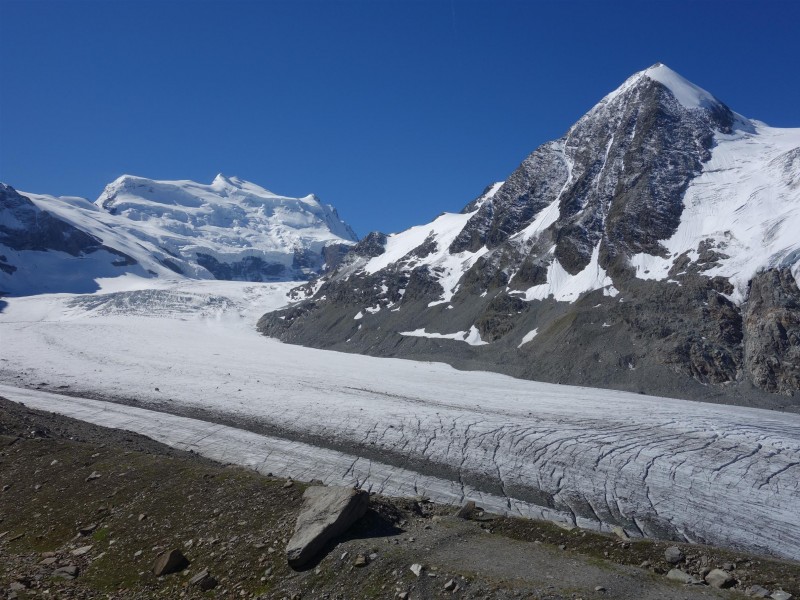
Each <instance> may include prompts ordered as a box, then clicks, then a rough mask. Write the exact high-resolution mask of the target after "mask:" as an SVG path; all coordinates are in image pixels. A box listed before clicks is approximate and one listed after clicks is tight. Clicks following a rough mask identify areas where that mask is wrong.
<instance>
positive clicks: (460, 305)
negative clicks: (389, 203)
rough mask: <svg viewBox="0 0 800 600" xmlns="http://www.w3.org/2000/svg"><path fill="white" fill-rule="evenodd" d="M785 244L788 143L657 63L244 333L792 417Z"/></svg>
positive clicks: (793, 177)
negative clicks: (497, 179) (450, 207)
mask: <svg viewBox="0 0 800 600" xmlns="http://www.w3.org/2000/svg"><path fill="white" fill-rule="evenodd" d="M798 231H800V129H775V128H771V127H768V126H766V125H765V124H763V123H760V122H758V121H751V120H749V119H746V118H744V117H742V116H741V115H738V114H736V113H734V112H733V111H732V110H731V109H729V108H728V107H727V106H725V105H724V104H723V103H722V102H720V101H719V100H717V99H716V98H714V97H713V96H712V95H711V94H709V93H708V92H706V91H704V90H702V89H700V88H699V87H697V86H695V85H694V84H692V83H690V82H688V81H686V80H685V79H683V78H682V77H681V76H680V75H678V74H677V73H675V72H673V71H671V70H670V69H669V68H667V67H665V66H664V65H660V64H658V65H654V66H653V67H651V68H649V69H647V70H645V71H642V72H640V73H637V74H635V75H633V76H632V77H631V78H629V79H628V80H627V81H626V82H625V83H623V85H622V86H621V87H620V88H618V89H617V90H615V91H614V92H612V93H611V94H609V95H608V96H606V97H605V98H603V99H602V100H601V101H600V102H599V103H598V104H597V105H596V106H595V107H594V108H592V109H591V110H590V111H589V112H588V113H587V114H586V115H584V116H583V117H582V118H581V119H580V120H579V121H578V122H577V123H575V124H574V125H573V126H572V127H571V128H570V129H569V130H568V131H567V133H566V134H565V135H564V136H563V137H562V138H560V139H558V140H555V141H552V142H548V143H546V144H543V145H542V146H540V147H539V148H537V149H536V150H534V152H533V153H532V154H531V155H530V156H528V157H527V158H526V159H525V160H524V161H523V162H522V164H521V165H520V166H519V167H518V168H517V169H516V170H515V171H514V172H513V173H512V174H511V175H510V176H509V178H508V179H507V180H506V181H505V182H502V183H498V184H494V185H492V186H490V187H489V188H487V189H486V190H485V191H484V193H483V194H482V195H481V196H479V197H478V198H477V199H476V200H474V201H472V202H470V203H469V204H468V205H467V206H466V207H465V209H464V211H462V213H461V214H458V215H448V214H445V215H442V216H440V217H439V218H437V219H436V220H434V221H433V222H431V223H429V224H427V225H422V226H419V227H414V228H411V229H410V230H407V231H405V232H402V233H399V234H395V235H390V236H386V235H383V234H378V233H373V234H370V235H369V236H367V237H366V238H364V240H362V241H361V242H360V243H359V244H357V245H356V246H354V247H353V249H352V251H351V252H350V253H349V254H347V255H346V256H345V257H344V258H343V259H342V262H341V263H340V264H339V266H338V267H337V268H336V270H335V271H333V272H331V273H328V274H326V275H325V276H323V277H322V278H320V279H319V280H317V281H315V282H312V283H310V284H309V285H307V286H304V287H301V288H298V289H297V290H296V292H295V294H296V300H297V302H296V303H295V304H294V305H292V306H290V307H289V308H287V309H285V310H282V311H278V312H275V313H270V314H267V315H264V317H263V318H262V319H261V321H260V322H259V329H260V331H262V332H263V333H264V334H267V335H271V336H276V337H279V338H280V339H282V340H284V341H287V342H292V343H299V344H305V345H312V346H316V347H323V348H333V349H337V350H343V351H352V352H365V353H369V354H375V355H381V356H401V357H409V358H419V359H424V360H443V361H447V362H450V363H452V364H454V365H456V366H459V367H462V368H472V369H490V370H498V371H501V372H505V373H509V374H512V375H514V376H521V377H527V378H531V379H537V380H545V381H553V382H559V383H571V384H583V385H591V386H597V387H610V388H617V389H626V390H634V391H640V392H646V393H653V394H662V395H670V396H680V397H689V398H697V399H708V400H715V401H720V402H739V403H760V404H763V405H784V404H787V403H788V404H793V403H794V404H798V406H800V398H798V395H796V392H798V391H800V377H799V376H798V365H800V329H799V328H798V324H799V323H800V310H798V306H800V289H798V285H797V282H798V280H800V235H799V234H798V233H797V232H798ZM793 395H794V399H792V397H793Z"/></svg>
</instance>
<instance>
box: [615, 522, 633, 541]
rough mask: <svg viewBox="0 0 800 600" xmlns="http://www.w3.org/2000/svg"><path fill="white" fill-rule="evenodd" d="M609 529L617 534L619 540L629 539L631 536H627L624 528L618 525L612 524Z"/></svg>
mask: <svg viewBox="0 0 800 600" xmlns="http://www.w3.org/2000/svg"><path fill="white" fill-rule="evenodd" d="M611 531H613V532H614V535H616V536H617V537H618V538H619V539H621V540H629V539H631V538H630V537H629V536H628V534H627V533H625V530H624V529H623V528H622V527H620V526H619V525H614V526H613V527H612V528H611Z"/></svg>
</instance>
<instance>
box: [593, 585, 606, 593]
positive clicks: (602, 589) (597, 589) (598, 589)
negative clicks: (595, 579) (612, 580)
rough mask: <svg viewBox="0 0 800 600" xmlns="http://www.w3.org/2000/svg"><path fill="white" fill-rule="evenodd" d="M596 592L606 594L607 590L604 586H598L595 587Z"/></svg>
mask: <svg viewBox="0 0 800 600" xmlns="http://www.w3.org/2000/svg"><path fill="white" fill-rule="evenodd" d="M594 591H595V592H605V591H606V588H604V587H603V586H602V585H598V586H595V588H594Z"/></svg>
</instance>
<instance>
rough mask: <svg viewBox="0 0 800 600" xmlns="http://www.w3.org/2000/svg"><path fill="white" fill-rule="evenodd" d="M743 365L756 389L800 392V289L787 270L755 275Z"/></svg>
mask: <svg viewBox="0 0 800 600" xmlns="http://www.w3.org/2000/svg"><path fill="white" fill-rule="evenodd" d="M744 338H745V342H744V364H745V368H746V370H747V373H748V375H749V376H750V378H751V379H752V380H753V383H755V385H757V386H758V387H760V388H762V389H765V390H768V391H770V392H777V393H780V394H788V395H791V394H793V393H795V392H797V391H798V390H800V289H798V287H797V282H796V281H795V279H794V277H793V276H792V274H791V272H790V270H789V269H788V268H785V269H773V270H770V271H766V272H763V273H759V274H758V275H756V276H755V277H754V278H753V280H752V281H751V282H750V297H749V300H748V302H747V306H746V309H745V311H744Z"/></svg>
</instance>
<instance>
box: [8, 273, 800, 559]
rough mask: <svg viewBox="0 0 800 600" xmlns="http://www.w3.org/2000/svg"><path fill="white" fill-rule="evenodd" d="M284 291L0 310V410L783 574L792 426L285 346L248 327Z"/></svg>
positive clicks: (799, 543) (793, 534)
mask: <svg viewBox="0 0 800 600" xmlns="http://www.w3.org/2000/svg"><path fill="white" fill-rule="evenodd" d="M289 287H290V285H289V284H280V285H275V284H253V283H241V282H219V281H199V282H186V281H176V282H175V283H174V285H172V286H170V285H167V284H162V285H161V287H159V288H157V289H132V286H131V287H130V288H129V289H124V290H121V291H116V292H111V293H108V292H107V293H97V294H92V295H83V296H75V295H49V296H37V297H29V298H12V299H8V303H9V304H8V306H7V307H5V309H4V311H3V312H2V313H0V340H2V343H1V344H0V382H2V383H3V384H4V385H3V386H2V387H0V395H3V396H5V397H8V398H11V399H14V400H18V401H22V402H25V403H26V404H29V405H30V406H35V407H37V408H44V409H47V410H53V411H58V412H63V413H65V414H70V415H73V416H76V417H79V418H83V419H86V420H89V421H93V422H97V423H101V424H104V425H110V426H115V427H123V428H126V429H130V430H134V431H139V432H141V433H144V434H146V435H150V436H152V437H154V438H156V439H160V440H162V441H165V442H167V443H170V444H173V445H176V446H180V447H185V448H193V449H195V450H196V451H198V452H200V453H203V454H206V455H208V456H211V457H213V458H216V459H219V460H225V461H230V462H236V463H240V464H243V465H247V466H250V467H253V468H258V469H259V470H262V471H264V472H267V471H271V472H273V473H276V474H283V475H291V476H294V477H302V478H306V479H310V478H313V477H318V478H320V479H323V480H324V481H326V482H328V483H357V484H359V485H362V486H364V487H368V488H371V489H372V490H375V491H381V492H384V493H389V494H395V495H417V494H425V495H428V496H430V497H431V498H432V499H433V500H437V501H443V502H454V503H455V502H460V501H462V500H464V499H467V498H472V499H475V500H477V501H478V503H479V504H482V505H483V506H485V507H486V508H488V509H490V510H494V511H500V512H503V511H507V512H509V513H511V514H521V515H526V516H533V517H544V518H548V519H553V520H556V521H560V522H563V523H568V524H577V525H580V526H583V527H589V528H594V529H601V530H609V529H610V528H612V527H614V526H620V527H622V528H624V529H625V531H627V532H628V533H629V534H630V535H634V536H635V535H647V536H657V537H672V538H677V539H687V540H691V541H705V542H709V543H714V544H719V545H723V546H730V547H735V548H740V549H746V550H751V551H760V552H767V553H771V554H776V555H780V556H784V557H788V558H794V559H800V519H798V518H797V515H798V514H800V415H793V414H786V413H776V412H771V411H764V410H755V409H747V408H741V407H733V406H722V405H713V404H704V403H697V402H689V401H681V400H673V399H666V398H657V397H650V396H643V395H637V394H629V393H624V392H617V391H609V390H598V389H591V388H580V387H571V386H561V385H553V384H545V383H537V382H532V381H524V380H517V379H513V378H510V377H506V376H503V375H498V374H492V373H485V372H462V371H456V370H454V369H452V368H451V367H449V366H446V365H443V364H439V363H424V362H416V361H405V360H396V359H379V358H372V357H366V356H360V355H351V354H343V353H335V352H328V351H322V350H315V349H309V348H303V347H299V346H291V345H284V344H281V343H279V342H277V341H275V340H271V339H267V338H263V337H261V336H259V335H258V334H257V333H255V331H254V329H253V323H254V321H255V318H256V317H257V316H258V315H260V314H261V313H263V312H264V311H265V310H269V309H271V308H276V307H278V306H280V305H281V304H283V303H284V302H285V298H286V293H287V291H288V289H289ZM60 386H68V387H60ZM37 387H38V388H39V389H35V388H37ZM23 388H26V389H23ZM64 393H68V394H69V396H65V395H63V394H64ZM112 401H117V402H112ZM118 401H123V402H124V403H127V404H136V406H137V407H133V406H125V405H122V404H119V403H118ZM170 413H171V414H170ZM223 421H224V423H225V424H224V425H223V424H220V423H221V422H223Z"/></svg>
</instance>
